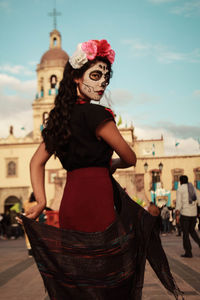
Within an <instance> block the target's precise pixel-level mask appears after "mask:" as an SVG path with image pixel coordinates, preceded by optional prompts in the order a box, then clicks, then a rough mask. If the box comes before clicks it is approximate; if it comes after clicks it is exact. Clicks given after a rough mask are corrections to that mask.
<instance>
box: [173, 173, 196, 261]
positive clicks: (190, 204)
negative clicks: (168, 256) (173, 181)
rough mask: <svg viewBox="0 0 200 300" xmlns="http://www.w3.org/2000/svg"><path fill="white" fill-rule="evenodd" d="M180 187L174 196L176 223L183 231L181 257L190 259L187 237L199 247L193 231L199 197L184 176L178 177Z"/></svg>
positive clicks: (190, 247)
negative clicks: (182, 252) (182, 251)
mask: <svg viewBox="0 0 200 300" xmlns="http://www.w3.org/2000/svg"><path fill="white" fill-rule="evenodd" d="M180 184H181V185H180V187H179V188H178V190H177V195H176V221H177V223H179V222H180V224H181V228H182V231H183V248H184V250H185V253H184V254H182V255H181V256H182V257H192V246H191V242H190V238H189V235H191V237H192V238H193V240H194V241H195V242H196V243H197V244H198V245H199V247H200V238H199V236H198V234H197V232H196V231H195V226H196V221H197V206H200V197H199V196H198V195H197V192H196V190H195V188H194V186H193V185H192V183H190V182H188V177H187V176H186V175H182V176H180Z"/></svg>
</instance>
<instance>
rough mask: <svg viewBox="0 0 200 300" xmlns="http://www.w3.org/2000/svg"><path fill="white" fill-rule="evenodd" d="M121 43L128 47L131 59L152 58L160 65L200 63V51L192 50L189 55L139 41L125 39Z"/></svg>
mask: <svg viewBox="0 0 200 300" xmlns="http://www.w3.org/2000/svg"><path fill="white" fill-rule="evenodd" d="M122 43H123V44H125V45H128V46H129V49H130V51H131V55H132V56H133V57H147V56H152V57H154V58H155V59H157V61H158V62H160V63H166V64H169V63H173V62H189V63H200V49H194V50H193V51H191V52H189V53H183V52H178V51H172V50H170V49H168V47H167V46H165V45H161V44H151V43H148V42H144V41H141V40H140V39H126V40H122Z"/></svg>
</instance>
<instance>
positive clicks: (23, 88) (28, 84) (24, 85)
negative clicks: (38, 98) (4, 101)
mask: <svg viewBox="0 0 200 300" xmlns="http://www.w3.org/2000/svg"><path fill="white" fill-rule="evenodd" d="M6 89H7V90H8V89H9V91H15V92H16V93H17V92H20V93H25V94H29V95H33V93H34V92H35V91H36V80H26V81H22V80H20V79H18V78H16V77H14V76H9V75H7V74H0V90H1V91H5V90H6ZM4 94H5V96H6V93H4Z"/></svg>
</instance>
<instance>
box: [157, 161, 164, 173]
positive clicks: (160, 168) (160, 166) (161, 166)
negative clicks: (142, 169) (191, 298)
mask: <svg viewBox="0 0 200 300" xmlns="http://www.w3.org/2000/svg"><path fill="white" fill-rule="evenodd" d="M158 168H159V170H160V172H162V169H163V164H162V163H161V162H160V163H159V165H158Z"/></svg>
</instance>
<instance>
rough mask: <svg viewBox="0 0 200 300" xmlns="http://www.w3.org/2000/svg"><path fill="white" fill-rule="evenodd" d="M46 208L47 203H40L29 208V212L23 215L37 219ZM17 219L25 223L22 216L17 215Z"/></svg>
mask: <svg viewBox="0 0 200 300" xmlns="http://www.w3.org/2000/svg"><path fill="white" fill-rule="evenodd" d="M44 209H45V204H41V203H38V204H36V205H35V206H32V207H31V208H29V209H28V210H27V212H26V213H24V214H23V215H24V216H26V217H27V218H30V219H33V220H35V219H37V218H38V217H39V215H40V214H41V213H42V212H43V210H44ZM16 220H17V222H18V223H19V224H21V225H23V222H22V219H21V218H19V217H16Z"/></svg>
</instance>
